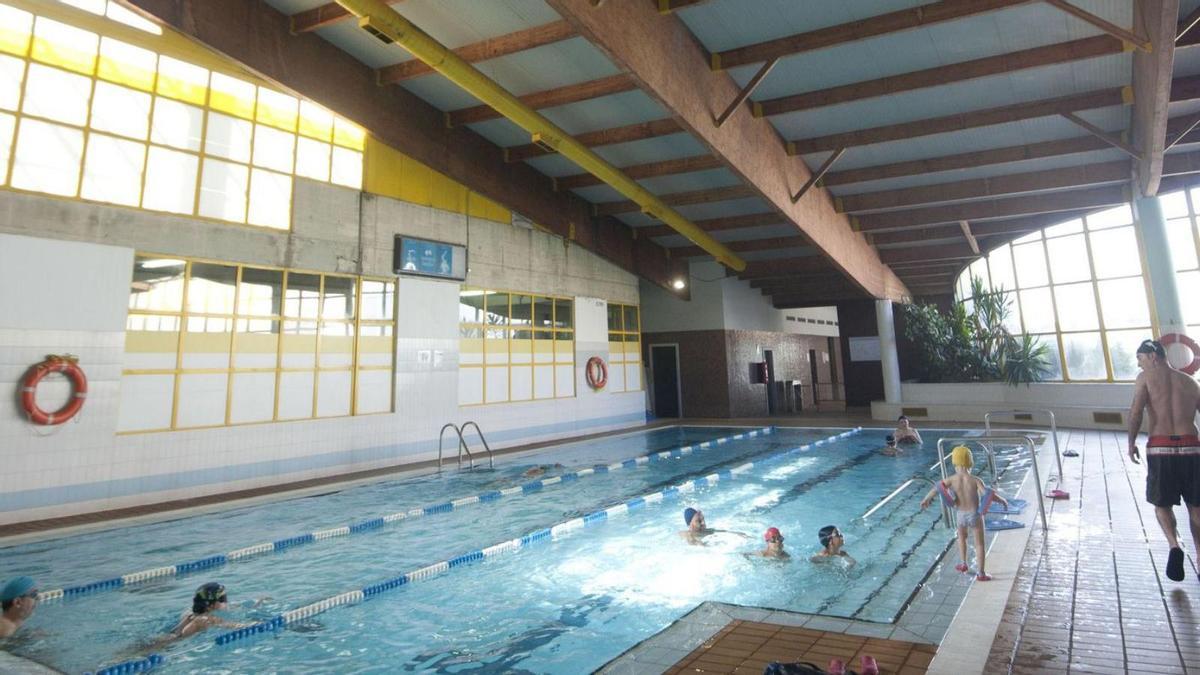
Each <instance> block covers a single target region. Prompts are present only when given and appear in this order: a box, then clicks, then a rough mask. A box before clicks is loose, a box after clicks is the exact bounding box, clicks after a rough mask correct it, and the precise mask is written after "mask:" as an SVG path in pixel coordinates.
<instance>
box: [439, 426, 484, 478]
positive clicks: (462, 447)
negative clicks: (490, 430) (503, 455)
mask: <svg viewBox="0 0 1200 675" xmlns="http://www.w3.org/2000/svg"><path fill="white" fill-rule="evenodd" d="M467 427H475V433H476V434H477V435H478V436H479V440H480V442H482V443H483V450H484V452H486V453H487V458H488V468H489V469H494V468H496V460H495V458H494V457H493V455H492V448H491V446H489V445H488V442H487V439H486V438H484V436H483V431H482V430H481V429H480V428H479V425H478V424H476V423H475V422H466V423H464V424H463V425H462V426H461V427H460V426H458V425H457V424H455V423H454V422H447V423H446V424H445V426H443V427H442V430H441V432H439V433H438V471H439V472H440V471H441V470H442V448H443V441H444V440H445V438H446V430H447V429H453V430H454V434H455V435H456V436H458V468H459V469H462V456H463V453H464V452H465V453H467V460H468V461H469V462H470V465H471V469H472V470H474V469H475V455H474V454H472V453H471V448H470V446H468V445H467V440H466V438H464V437H463V432H464V431H466V429H467Z"/></svg>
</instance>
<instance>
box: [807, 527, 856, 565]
mask: <svg viewBox="0 0 1200 675" xmlns="http://www.w3.org/2000/svg"><path fill="white" fill-rule="evenodd" d="M817 538H818V539H820V541H821V546H822V547H824V548H822V549H821V551H820V552H818V553H817V554H816V555H814V556H813V557H812V558H811V560H812V561H813V562H815V563H824V562H830V561H832V560H844V561H845V562H846V564H847V565H854V564H856V563H857V562H858V561H857V560H855V559H854V558H852V557H850V554H849V553H847V552H845V551H843V550H842V546H843V545H845V543H846V538H845V537H843V536H842V531H841V530H839V529H837V527H836V526H834V525H826V526H825V527H822V528H821V531H820V532H818V533H817Z"/></svg>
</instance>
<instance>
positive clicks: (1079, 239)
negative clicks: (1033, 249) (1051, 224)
mask: <svg viewBox="0 0 1200 675" xmlns="http://www.w3.org/2000/svg"><path fill="white" fill-rule="evenodd" d="M1046 252H1047V253H1048V254H1049V256H1050V276H1051V277H1053V279H1054V283H1056V284H1062V283H1067V282H1071V281H1083V280H1084V279H1091V278H1092V270H1091V268H1090V267H1089V266H1088V252H1087V244H1086V243H1084V241H1083V235H1082V234H1077V235H1072V236H1069V237H1060V238H1058V239H1050V238H1047V239H1046Z"/></svg>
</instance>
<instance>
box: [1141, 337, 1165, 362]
mask: <svg viewBox="0 0 1200 675" xmlns="http://www.w3.org/2000/svg"><path fill="white" fill-rule="evenodd" d="M1137 353H1138V354H1157V355H1158V357H1159V358H1164V359H1165V358H1166V357H1167V350H1165V349H1163V346H1162V343H1161V342H1159V341H1158V340H1142V344H1140V345H1138V348H1137Z"/></svg>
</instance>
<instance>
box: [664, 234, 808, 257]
mask: <svg viewBox="0 0 1200 675" xmlns="http://www.w3.org/2000/svg"><path fill="white" fill-rule="evenodd" d="M722 243H723V244H725V247H726V248H728V249H729V250H730V251H735V252H737V253H745V252H747V251H770V250H774V249H782V248H800V247H806V246H808V245H809V243H810V242H809V241H808V240H807V239H805V238H804V237H768V238H766V239H746V240H743V241H726V242H722ZM667 250H668V251H670V252H671V257H672V258H699V257H701V256H706V255H712V254H711V253H709V252H707V251H705V250H704V249H702V248H700V247H699V246H681V247H678V248H668V249H667Z"/></svg>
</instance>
